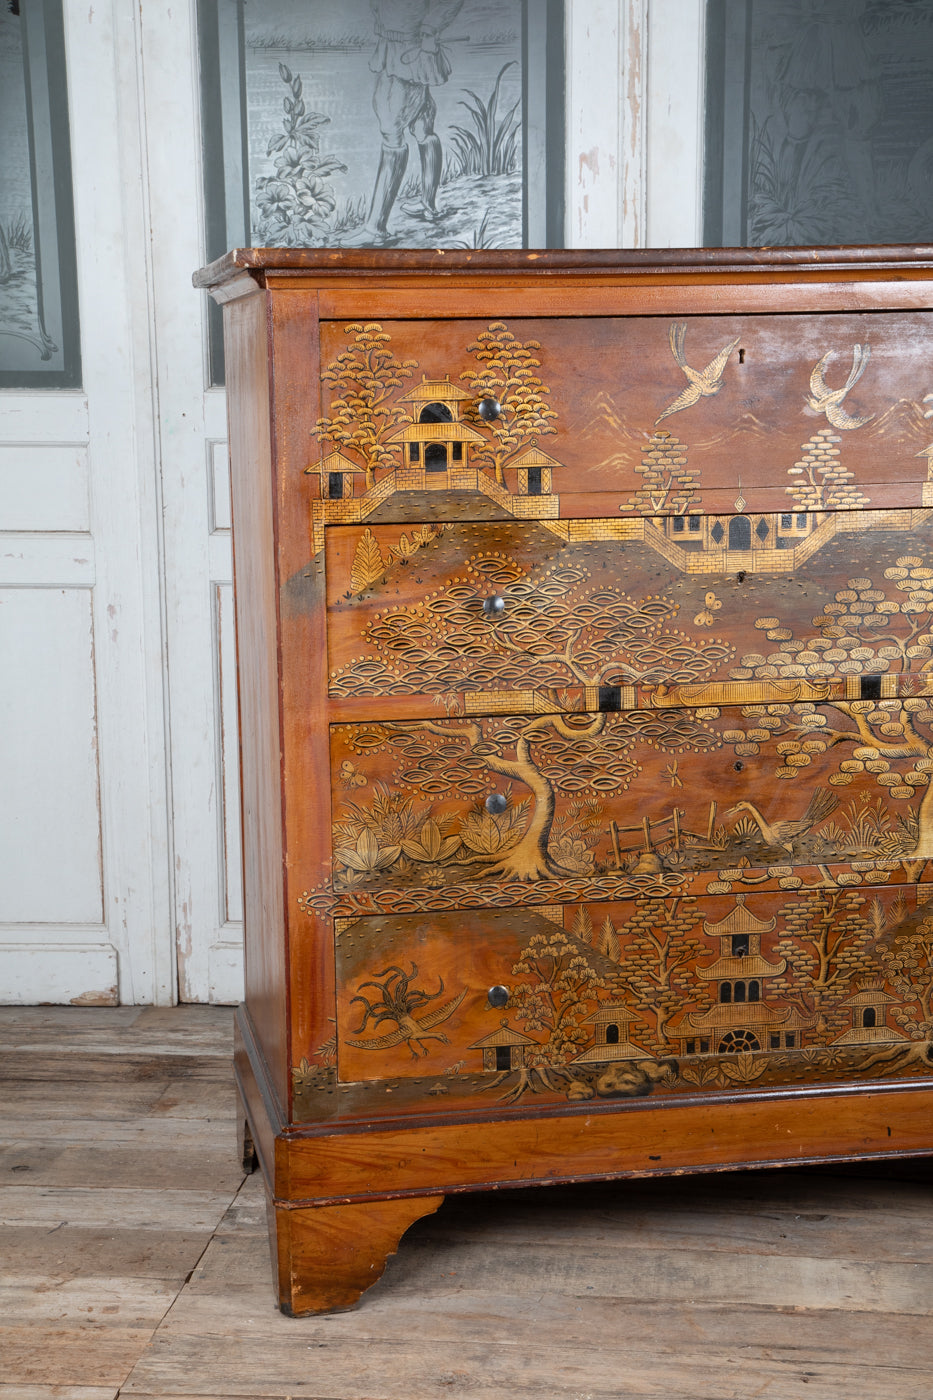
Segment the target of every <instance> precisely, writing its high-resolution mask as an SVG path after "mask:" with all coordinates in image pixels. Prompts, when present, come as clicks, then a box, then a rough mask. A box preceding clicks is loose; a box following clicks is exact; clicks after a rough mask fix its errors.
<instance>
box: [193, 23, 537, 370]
mask: <svg viewBox="0 0 933 1400" xmlns="http://www.w3.org/2000/svg"><path fill="white" fill-rule="evenodd" d="M198 12H199V36H200V45H201V74H202V110H203V130H204V141H205V172H206V175H205V198H206V204H207V218H206V225H207V231H208V248H207V253H208V257H210V258H214V257H218V256H220V255H221V254H222V253H223V252H225V251H226V249H227V248H228V247H233V246H236V245H237V244H244V243H246V244H255V245H258V246H273V247H367V248H371V247H406V248H521V247H534V248H537V247H560V246H562V243H563V183H564V181H563V157H564V130H563V106H564V56H563V0H199V4H198ZM212 351H213V353H212V360H213V364H214V369H213V376H214V381H215V382H218V380H219V369H218V354H217V351H218V345H217V343H216V331H215V333H214V343H213V345H212Z"/></svg>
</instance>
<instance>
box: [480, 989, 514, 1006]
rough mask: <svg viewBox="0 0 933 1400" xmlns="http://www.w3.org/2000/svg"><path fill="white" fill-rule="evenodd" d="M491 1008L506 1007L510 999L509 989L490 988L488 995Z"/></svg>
mask: <svg viewBox="0 0 933 1400" xmlns="http://www.w3.org/2000/svg"><path fill="white" fill-rule="evenodd" d="M486 995H487V996H488V998H489V1005H490V1006H505V1004H506V1002H507V1001H508V999H509V989H508V987H490V988H489V991H488V992H487V994H486Z"/></svg>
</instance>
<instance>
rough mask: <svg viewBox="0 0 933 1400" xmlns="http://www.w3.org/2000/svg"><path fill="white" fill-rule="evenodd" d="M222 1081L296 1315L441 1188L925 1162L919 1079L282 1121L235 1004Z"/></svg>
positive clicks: (345, 1288) (928, 1142)
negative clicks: (494, 1110) (232, 1079)
mask: <svg viewBox="0 0 933 1400" xmlns="http://www.w3.org/2000/svg"><path fill="white" fill-rule="evenodd" d="M236 1078H237V1088H238V1092H239V1095H240V1101H241V1105H242V1107H241V1118H242V1125H243V1126H244V1129H245V1134H246V1137H245V1139H244V1148H246V1149H249V1148H252V1149H254V1151H255V1154H256V1156H257V1157H258V1161H259V1165H260V1166H261V1168H262V1172H263V1177H264V1180H265V1184H266V1191H267V1200H268V1214H269V1232H270V1244H271V1249H272V1261H273V1272H274V1276H275V1279H276V1285H277V1292H278V1301H279V1306H280V1307H281V1308H282V1310H283V1311H284V1312H286V1313H288V1314H290V1315H294V1316H299V1315H302V1314H306V1313H315V1312H329V1311H337V1310H339V1309H343V1308H350V1307H353V1306H354V1305H355V1304H356V1303H357V1302H358V1301H359V1299H360V1297H361V1296H362V1294H363V1293H364V1292H365V1290H366V1289H367V1288H369V1287H370V1286H371V1285H372V1284H373V1283H375V1282H376V1280H377V1279H378V1278H380V1277H381V1275H382V1273H383V1271H384V1269H385V1265H386V1261H387V1259H388V1257H389V1256H390V1255H391V1254H394V1253H395V1251H396V1249H397V1248H398V1244H399V1240H400V1239H401V1237H402V1235H403V1234H404V1233H405V1231H406V1230H407V1229H408V1228H409V1226H410V1225H412V1224H413V1223H414V1222H415V1221H416V1220H419V1219H420V1218H421V1217H422V1216H424V1215H428V1214H430V1213H432V1212H433V1211H435V1210H437V1208H438V1207H439V1206H440V1204H441V1202H442V1201H443V1199H444V1197H445V1195H448V1194H451V1193H453V1192H460V1191H483V1190H492V1189H498V1188H503V1187H509V1186H532V1185H541V1186H544V1185H552V1184H557V1183H563V1182H573V1181H586V1180H590V1181H594V1180H611V1179H615V1178H618V1179H623V1178H626V1177H645V1176H664V1175H687V1174H691V1173H699V1172H709V1171H734V1170H740V1169H747V1168H754V1167H761V1168H765V1167H782V1166H803V1165H813V1164H817V1163H830V1162H840V1161H844V1162H853V1161H869V1160H872V1159H875V1160H882V1159H891V1158H897V1157H919V1156H933V1132H931V1127H930V1102H931V1091H933V1083H931V1082H930V1081H928V1080H926V1079H919V1078H918V1079H915V1080H913V1081H910V1082H906V1083H905V1082H904V1081H903V1080H900V1081H898V1082H896V1083H889V1084H878V1083H874V1084H861V1085H859V1084H854V1085H852V1086H851V1087H849V1086H846V1087H845V1088H842V1087H838V1086H837V1087H835V1088H833V1089H830V1090H828V1091H827V1089H826V1086H822V1087H821V1088H820V1089H819V1090H812V1091H797V1092H796V1093H792V1094H778V1093H769V1094H757V1095H755V1094H748V1095H746V1096H744V1097H740V1096H729V1097H725V1096H723V1097H721V1098H715V1099H713V1098H709V1097H707V1098H706V1099H699V1098H696V1099H678V1100H670V1099H669V1100H667V1101H666V1102H658V1101H657V1100H655V1101H653V1102H651V1103H650V1104H649V1103H646V1102H645V1101H644V1100H642V1101H637V1102H632V1101H627V1102H624V1103H621V1102H620V1103H615V1104H611V1105H610V1104H606V1105H600V1106H599V1107H598V1108H596V1109H594V1108H593V1107H592V1106H589V1105H588V1106H587V1107H586V1108H576V1109H571V1110H569V1111H568V1110H566V1109H560V1108H553V1107H552V1108H551V1109H550V1110H545V1111H542V1112H540V1113H535V1114H533V1115H532V1114H529V1113H527V1112H526V1113H524V1114H513V1115H512V1116H510V1117H501V1118H496V1119H491V1118H488V1117H487V1118H482V1119H472V1120H469V1121H463V1120H461V1121H452V1120H447V1121H444V1120H441V1121H433V1122H425V1121H424V1120H423V1119H422V1120H420V1121H419V1122H416V1123H413V1124H411V1125H405V1126H399V1124H398V1121H397V1120H396V1121H395V1122H391V1123H388V1122H387V1123H383V1124H380V1123H378V1122H376V1123H372V1124H370V1125H369V1126H367V1127H365V1128H363V1127H361V1125H360V1124H358V1123H339V1122H333V1121H331V1122H328V1123H320V1124H289V1123H288V1122H287V1121H286V1119H285V1116H284V1112H283V1110H282V1108H281V1106H280V1105H279V1103H278V1101H277V1099H276V1096H275V1094H274V1092H273V1090H272V1088H271V1083H270V1079H269V1075H268V1071H267V1069H266V1066H265V1061H264V1059H263V1057H262V1054H261V1052H260V1050H259V1047H258V1044H257V1042H256V1040H255V1038H254V1036H253V1035H252V1030H251V1026H250V1022H249V1017H248V1015H247V1014H246V1013H245V1012H244V1011H243V1009H242V1008H241V1010H240V1012H239V1013H238V1017H237V1050H236ZM250 1155H252V1154H250Z"/></svg>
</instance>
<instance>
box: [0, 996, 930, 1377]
mask: <svg viewBox="0 0 933 1400" xmlns="http://www.w3.org/2000/svg"><path fill="white" fill-rule="evenodd" d="M230 1022H231V1016H230V1013H229V1012H228V1011H226V1010H222V1009H211V1008H204V1007H187V1008H176V1009H175V1010H171V1011H164V1010H160V1011H149V1010H145V1009H142V1008H125V1009H120V1010H112V1011H110V1010H108V1011H103V1010H91V1009H88V1010H84V1009H81V1010H76V1009H70V1008H36V1009H32V1008H29V1009H22V1008H9V1009H3V1010H2V1011H0V1115H2V1116H0V1123H2V1128H0V1133H2V1156H0V1163H2V1165H0V1182H2V1185H0V1260H2V1261H3V1262H2V1264H0V1294H2V1303H0V1356H2V1373H0V1400H117V1397H118V1396H119V1397H128V1396H134V1397H137V1400H169V1397H172V1400H208V1397H212V1400H217V1398H218V1397H223V1400H260V1398H261V1400H286V1397H292V1398H293V1400H295V1398H296V1397H298V1396H304V1397H309V1400H322V1397H327V1400H360V1397H363V1396H365V1397H367V1400H435V1398H436V1397H440V1396H449V1397H454V1400H485V1398H486V1397H491V1396H493V1395H497V1396H502V1395H508V1396H509V1397H513V1396H514V1397H516V1398H517V1400H545V1398H546V1400H562V1398H563V1397H566V1400H579V1397H581V1396H583V1395H585V1396H587V1397H588V1400H589V1397H592V1398H593V1400H610V1397H611V1400H617V1397H621V1396H625V1397H629V1398H630V1400H642V1397H644V1400H647V1397H652V1400H654V1397H663V1398H664V1400H687V1398H688V1397H689V1400H747V1397H748V1396H749V1395H753V1394H756V1393H757V1394H773V1395H779V1396H781V1397H782V1398H783V1397H784V1396H790V1395H796V1394H798V1393H799V1394H805V1395H807V1396H808V1397H816V1398H817V1400H851V1395H852V1394H853V1393H855V1392H856V1391H857V1392H858V1393H860V1394H865V1395H871V1396H872V1400H927V1397H928V1395H929V1375H930V1372H931V1369H933V1322H931V1319H930V1302H929V1300H930V1297H931V1291H933V1266H931V1263H930V1259H931V1254H933V1224H931V1216H930V1210H929V1172H928V1169H927V1168H925V1167H924V1166H923V1164H921V1163H916V1164H912V1163H905V1164H902V1165H901V1166H900V1167H899V1168H898V1169H897V1174H893V1175H892V1174H890V1169H889V1174H888V1175H879V1174H878V1173H879V1172H883V1171H884V1168H875V1169H873V1170H870V1169H868V1168H864V1169H862V1171H861V1173H860V1174H856V1173H854V1172H849V1173H843V1172H841V1171H839V1170H838V1169H837V1170H836V1171H830V1170H824V1171H822V1172H816V1171H811V1172H784V1173H774V1172H765V1173H758V1174H756V1173H750V1172H749V1173H736V1174H727V1175H721V1176H715V1177H705V1178H692V1179H691V1180H690V1181H689V1182H680V1181H665V1182H631V1183H627V1184H625V1185H624V1186H620V1185H599V1186H590V1187H586V1188H579V1187H578V1188H563V1189H552V1190H541V1191H531V1190H522V1191H516V1192H502V1193H498V1194H493V1195H489V1194H486V1195H480V1196H477V1197H460V1198H457V1199H451V1200H448V1201H447V1202H446V1203H445V1204H444V1206H442V1208H441V1210H440V1211H439V1212H438V1213H437V1214H436V1215H435V1216H432V1217H430V1218H429V1219H425V1220H423V1221H420V1222H418V1223H417V1224H416V1225H414V1226H413V1227H412V1229H411V1230H410V1231H409V1232H408V1233H407V1235H405V1236H404V1238H403V1240H402V1243H401V1247H400V1249H399V1252H398V1254H397V1255H395V1257H394V1258H392V1259H391V1260H390V1261H389V1264H388V1268H387V1270H386V1273H385V1276H384V1277H383V1279H382V1281H381V1282H380V1283H379V1284H378V1285H377V1286H376V1287H375V1289H373V1290H372V1291H371V1292H370V1293H368V1294H367V1295H366V1298H365V1300H364V1302H363V1304H362V1306H361V1307H360V1308H358V1309H357V1310H355V1311H352V1312H348V1313H342V1314H339V1315H334V1316H331V1317H325V1318H308V1319H303V1320H300V1321H294V1320H290V1319H287V1318H284V1317H282V1316H281V1315H280V1314H279V1313H278V1312H277V1311H276V1309H275V1306H274V1302H273V1296H272V1289H271V1282H270V1270H269V1254H268V1236H267V1231H266V1223H265V1202H264V1194H263V1188H262V1183H261V1179H260V1178H259V1177H258V1176H252V1177H248V1178H246V1179H245V1180H244V1178H243V1177H242V1174H241V1173H240V1171H239V1170H238V1168H237V1165H236V1154H235V1143H234V1139H235V1123H234V1112H233V1092H232V1073H231V1069H230V1040H231V1033H230ZM125 1057H126V1058H129V1059H130V1060H131V1062H132V1065H133V1073H132V1075H129V1076H128V1075H126V1074H124V1073H122V1072H121V1068H120V1067H121V1062H122V1061H123V1060H124V1058H125ZM31 1066H34V1068H31ZM804 1387H806V1388H805V1389H804Z"/></svg>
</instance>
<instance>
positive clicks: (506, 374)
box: [460, 321, 557, 486]
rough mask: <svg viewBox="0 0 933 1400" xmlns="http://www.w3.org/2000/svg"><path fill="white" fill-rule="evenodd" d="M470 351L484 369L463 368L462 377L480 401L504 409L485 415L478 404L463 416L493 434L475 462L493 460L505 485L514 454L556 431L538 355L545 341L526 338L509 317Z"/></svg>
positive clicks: (476, 451)
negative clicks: (520, 336) (512, 328)
mask: <svg viewBox="0 0 933 1400" xmlns="http://www.w3.org/2000/svg"><path fill="white" fill-rule="evenodd" d="M467 349H468V350H469V351H470V353H471V354H472V355H473V356H474V357H475V359H476V360H477V362H478V365H479V367H478V368H477V369H468V370H464V372H463V373H462V374H461V376H460V378H461V379H465V380H466V381H467V382H468V383H469V385H470V388H471V390H472V391H473V393H474V394H475V395H476V398H477V400H478V401H480V402H481V401H482V400H483V399H495V400H496V402H497V403H498V404H499V407H500V410H501V412H500V414H499V416H498V417H497V418H494V419H492V420H486V419H484V418H483V417H482V416H481V415H480V414H479V413H478V411H477V408H476V406H471V407H469V408H468V409H467V410H466V412H465V414H464V417H465V418H466V419H467V420H468V421H471V422H473V423H474V424H475V426H477V427H480V428H485V429H487V430H488V431H489V433H490V435H491V436H490V439H489V442H488V445H487V446H486V447H483V448H480V447H478V446H477V447H476V448H474V450H473V461H474V462H475V463H481V462H483V461H485V462H488V464H489V465H490V466H492V467H494V469H495V473H496V481H497V482H498V483H499V485H500V486H504V485H505V475H504V468H505V466H506V465H507V463H508V461H509V458H511V457H514V456H515V454H516V453H517V452H518V450H519V448H521V447H522V446H524V445H525V444H526V443H528V442H529V441H530V440H531V439H532V438H534V439H537V438H539V437H543V436H544V435H545V434H547V433H556V432H557V428H556V427H555V426H554V419H555V418H556V417H557V412H556V410H555V409H553V408H551V406H550V405H549V403H548V401H547V396H548V395H549V394H550V392H551V391H550V389H549V388H548V387H547V385H546V384H544V382H543V381H542V379H541V377H540V376H539V375H538V374H537V372H536V371H537V370H539V369H540V368H541V361H540V360H539V359H538V357H537V354H536V352H537V351H539V350H540V349H541V343H540V341H537V340H527V341H524V342H523V341H521V340H519V339H518V337H517V336H515V335H513V334H512V332H511V331H510V330H509V328H508V326H507V325H506V324H505V322H504V321H493V323H492V324H491V325H490V326H489V328H488V329H487V330H485V331H481V332H480V334H479V335H478V336H477V337H476V339H475V340H474V341H472V342H471V343H470V344H469V345H468V346H467Z"/></svg>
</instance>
